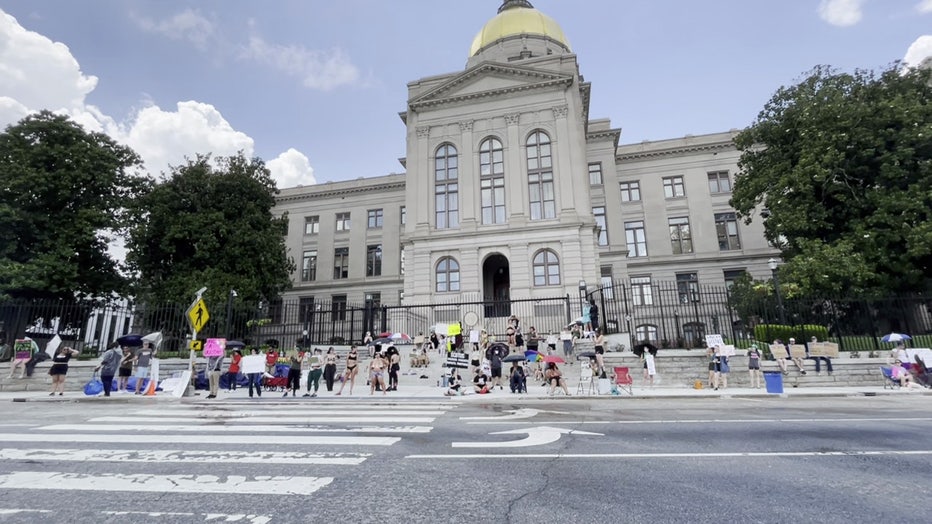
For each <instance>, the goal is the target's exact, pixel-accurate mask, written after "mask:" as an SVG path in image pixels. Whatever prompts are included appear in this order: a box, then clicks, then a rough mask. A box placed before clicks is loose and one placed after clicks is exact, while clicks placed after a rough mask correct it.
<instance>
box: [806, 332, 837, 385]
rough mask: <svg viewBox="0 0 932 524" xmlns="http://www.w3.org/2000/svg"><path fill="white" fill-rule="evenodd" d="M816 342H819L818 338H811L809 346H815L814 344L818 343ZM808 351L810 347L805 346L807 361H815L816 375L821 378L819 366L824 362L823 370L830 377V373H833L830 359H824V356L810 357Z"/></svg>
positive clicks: (820, 367)
mask: <svg viewBox="0 0 932 524" xmlns="http://www.w3.org/2000/svg"><path fill="white" fill-rule="evenodd" d="M818 342H819V339H818V338H816V337H812V339H811V340H810V341H809V344H816V343H818ZM809 349H810V346H809V345H808V344H807V345H806V358H807V359H809V360H813V361H815V372H816V375H818V376H822V364H821V362H822V361H823V360H824V361H825V370H826V371H827V372H828V374H829V375H831V374H832V372H833V371H834V370H833V369H832V359H830V358H828V357H825V356H818V357H813V356H810V355H809Z"/></svg>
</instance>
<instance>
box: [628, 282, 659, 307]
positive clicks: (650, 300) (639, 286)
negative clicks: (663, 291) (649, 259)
mask: <svg viewBox="0 0 932 524" xmlns="http://www.w3.org/2000/svg"><path fill="white" fill-rule="evenodd" d="M631 298H632V300H633V302H634V305H635V306H652V305H654V290H653V288H652V287H651V285H650V277H631Z"/></svg>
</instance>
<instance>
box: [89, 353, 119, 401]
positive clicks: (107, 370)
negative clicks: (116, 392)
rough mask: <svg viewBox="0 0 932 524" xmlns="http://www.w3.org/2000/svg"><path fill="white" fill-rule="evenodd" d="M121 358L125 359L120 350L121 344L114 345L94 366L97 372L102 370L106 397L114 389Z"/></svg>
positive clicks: (101, 378) (101, 377) (101, 374)
mask: <svg viewBox="0 0 932 524" xmlns="http://www.w3.org/2000/svg"><path fill="white" fill-rule="evenodd" d="M121 360H123V353H122V352H121V351H120V346H118V345H113V346H110V349H108V350H107V351H105V352H104V354H103V356H102V357H101V359H100V364H98V365H97V367H96V368H94V371H95V372H97V371H100V381H101V382H103V384H104V396H105V397H109V396H110V391H111V390H112V389H113V377H114V376H115V375H116V374H117V370H118V369H120V361H121Z"/></svg>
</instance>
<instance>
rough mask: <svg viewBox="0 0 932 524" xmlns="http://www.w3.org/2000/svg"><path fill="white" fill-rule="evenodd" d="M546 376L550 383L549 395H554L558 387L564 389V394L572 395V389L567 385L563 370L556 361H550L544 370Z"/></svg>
mask: <svg viewBox="0 0 932 524" xmlns="http://www.w3.org/2000/svg"><path fill="white" fill-rule="evenodd" d="M544 378H545V379H546V380H547V384H549V385H550V391H549V392H548V394H549V395H553V394H554V393H555V392H556V390H557V388H561V389H563V394H564V395H566V396H570V390H569V389H567V387H566V380H565V379H564V378H563V372H561V371H560V368H558V367H557V364H556V362H548V363H547V369H546V370H545V371H544Z"/></svg>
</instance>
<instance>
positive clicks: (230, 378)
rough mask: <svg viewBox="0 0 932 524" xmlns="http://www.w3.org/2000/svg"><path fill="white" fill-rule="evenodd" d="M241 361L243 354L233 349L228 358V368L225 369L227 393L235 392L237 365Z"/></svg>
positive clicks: (237, 374)
mask: <svg viewBox="0 0 932 524" xmlns="http://www.w3.org/2000/svg"><path fill="white" fill-rule="evenodd" d="M241 360H243V352H242V351H240V350H238V349H234V350H233V356H232V357H231V358H230V367H229V369H227V391H236V379H237V377H239V363H240V361H241Z"/></svg>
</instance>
